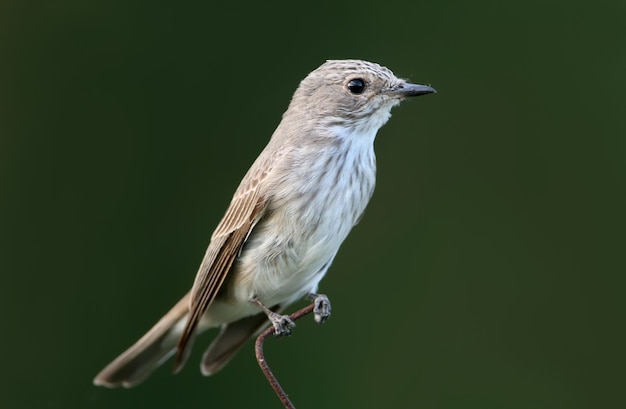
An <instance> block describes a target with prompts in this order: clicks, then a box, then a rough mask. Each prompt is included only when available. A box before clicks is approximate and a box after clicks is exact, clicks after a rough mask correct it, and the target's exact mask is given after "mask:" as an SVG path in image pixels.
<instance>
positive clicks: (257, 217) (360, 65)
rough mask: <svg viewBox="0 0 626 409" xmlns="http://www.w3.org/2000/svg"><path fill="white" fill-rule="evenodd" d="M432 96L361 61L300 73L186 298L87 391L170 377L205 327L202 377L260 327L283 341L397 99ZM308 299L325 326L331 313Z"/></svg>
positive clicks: (337, 238)
mask: <svg viewBox="0 0 626 409" xmlns="http://www.w3.org/2000/svg"><path fill="white" fill-rule="evenodd" d="M433 92H435V91H434V89H432V88H430V87H427V86H423V85H415V84H409V83H407V82H406V81H404V80H401V79H399V78H396V77H395V76H394V75H393V73H392V72H391V71H390V70H389V69H387V68H385V67H382V66H380V65H378V64H374V63H370V62H367V61H360V60H333V61H327V62H326V63H324V64H323V65H322V66H320V67H319V68H318V69H316V70H315V71H313V72H312V73H311V74H309V75H308V76H307V77H306V78H305V79H304V80H303V81H302V82H301V83H300V86H299V87H298V89H297V90H296V92H295V93H294V95H293V98H292V100H291V103H290V104H289V108H288V109H287V111H286V112H285V113H284V115H283V119H282V121H281V123H280V124H279V125H278V128H277V129H276V131H275V132H274V134H273V135H272V138H271V139H270V141H269V143H268V145H267V146H266V148H265V149H264V150H263V152H261V154H260V155H259V157H258V158H257V160H256V161H255V162H254V164H253V165H252V167H251V168H250V170H249V171H248V173H247V174H246V175H245V176H244V178H243V180H242V182H241V184H240V185H239V188H238V189H237V191H236V192H235V194H234V196H233V199H232V201H231V203H230V205H229V207H228V209H227V210H226V214H225V215H224V217H223V219H222V221H221V222H220V223H219V225H218V226H217V228H216V229H215V232H214V233H213V235H212V236H211V242H210V244H209V247H208V249H207V251H206V254H205V256H204V259H203V261H202V263H201V265H200V268H199V270H198V273H197V275H196V279H195V281H194V284H193V287H192V289H191V291H190V292H189V293H188V294H187V295H185V297H183V299H182V300H181V301H179V302H178V303H177V304H176V305H175V306H174V307H173V308H172V309H171V310H170V311H169V312H168V313H167V314H166V315H165V316H164V317H163V318H162V319H161V320H160V321H159V322H158V323H157V324H156V325H155V326H154V327H153V328H152V329H151V330H150V331H149V332H148V333H147V334H146V335H145V336H144V337H142V338H141V339H140V340H139V341H137V342H136V343H135V344H134V345H133V346H132V347H130V348H129V349H128V350H127V351H126V352H124V353H123V354H122V355H120V356H119V357H118V358H117V359H116V360H114V361H113V362H112V363H110V364H109V365H108V366H107V367H106V368H104V369H103V370H102V371H101V372H100V373H99V374H98V375H97V376H96V378H95V379H94V383H95V384H96V385H103V386H108V387H115V386H120V385H121V386H125V387H130V386H133V385H135V384H137V383H139V382H141V381H142V380H144V379H145V378H146V377H147V376H148V375H149V374H150V373H151V372H152V371H153V370H154V369H155V368H156V367H157V366H158V365H160V364H161V363H162V362H163V361H164V360H166V359H167V358H168V357H170V356H171V355H173V354H174V353H176V362H175V371H178V370H180V368H182V366H183V365H184V363H185V361H186V360H187V357H188V355H189V352H190V350H191V346H192V345H193V341H194V338H195V336H196V335H197V334H198V333H199V332H202V331H204V330H206V329H208V328H211V327H216V326H221V328H222V331H221V332H220V334H219V335H218V336H217V338H216V339H215V340H214V341H213V343H212V344H211V346H210V347H209V349H208V350H207V352H205V354H204V356H203V360H202V364H201V369H202V373H203V374H205V375H211V374H213V373H215V372H217V371H218V370H220V369H221V368H222V367H223V366H224V365H225V364H226V363H228V361H229V360H230V359H231V358H232V356H233V355H234V354H235V353H236V352H237V351H238V350H239V349H240V348H241V346H242V345H243V344H244V343H245V341H246V340H247V339H248V338H250V337H251V336H253V335H254V334H256V333H258V332H259V331H260V330H261V329H263V327H265V326H266V325H267V324H268V323H269V322H271V323H272V324H273V325H274V327H275V331H276V332H277V333H278V334H284V333H289V332H290V329H291V327H292V326H293V325H292V324H293V323H291V322H290V321H289V319H288V318H287V317H286V316H282V315H280V314H279V312H280V311H281V310H283V309H284V308H285V307H286V306H288V305H289V304H291V303H292V302H294V301H296V300H298V299H300V298H302V297H304V296H307V295H311V294H315V293H316V292H317V287H318V283H319V281H320V280H321V279H322V277H323V276H324V274H325V273H326V271H327V269H328V267H329V266H330V264H331V263H332V260H333V258H334V257H335V254H336V253H337V251H338V249H339V247H340V245H341V243H342V242H343V240H344V239H345V238H346V236H347V235H348V233H349V232H350V230H351V229H352V227H353V226H354V224H355V223H356V222H357V221H358V220H359V218H360V217H361V215H362V213H363V211H364V210H365V207H366V205H367V203H368V201H369V199H370V197H371V195H372V192H373V190H374V184H375V174H376V161H375V156H374V149H373V143H374V138H375V136H376V132H377V131H378V129H379V128H380V127H381V126H383V125H384V124H385V122H387V120H388V119H389V117H390V111H391V108H392V107H393V106H395V105H397V104H398V103H400V101H401V100H402V99H404V98H406V97H410V96H416V95H423V94H429V93H433ZM318 300H319V301H320V302H319V305H320V308H319V310H318V311H316V317H317V319H319V320H324V319H325V318H326V316H327V315H328V314H329V307H330V306H329V304H328V303H327V299H326V298H325V297H321V298H318ZM268 318H269V321H268Z"/></svg>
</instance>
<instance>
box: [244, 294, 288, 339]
mask: <svg viewBox="0 0 626 409" xmlns="http://www.w3.org/2000/svg"><path fill="white" fill-rule="evenodd" d="M250 302H252V303H253V304H254V305H256V306H257V307H259V308H260V309H261V310H263V312H264V313H265V315H267V318H269V320H270V321H271V322H272V325H273V326H274V336H275V337H281V336H283V335H291V329H292V328H293V327H295V326H296V323H295V322H293V320H292V319H291V318H289V316H288V315H282V314H278V313H276V312H274V311H272V310H270V309H269V308H267V307H266V306H265V305H264V304H263V303H262V302H261V300H259V299H258V298H256V297H254V298H253V299H252V300H250Z"/></svg>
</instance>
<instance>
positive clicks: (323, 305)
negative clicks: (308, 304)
mask: <svg viewBox="0 0 626 409" xmlns="http://www.w3.org/2000/svg"><path fill="white" fill-rule="evenodd" d="M308 298H309V299H310V300H313V304H314V305H315V307H313V317H314V318H315V322H317V323H318V324H323V323H325V322H326V320H327V319H328V317H330V300H329V299H328V297H327V296H326V295H324V294H309V296H308Z"/></svg>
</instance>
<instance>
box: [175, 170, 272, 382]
mask: <svg viewBox="0 0 626 409" xmlns="http://www.w3.org/2000/svg"><path fill="white" fill-rule="evenodd" d="M259 159H260V160H259V161H257V163H255V164H254V165H253V169H258V170H259V171H258V172H256V174H255V173H253V172H252V171H251V172H250V173H248V175H246V177H245V178H244V180H243V181H242V183H241V185H240V186H239V189H238V190H237V192H236V193H235V196H234V197H233V200H232V201H231V202H230V206H229V207H228V210H227V211H226V214H225V215H224V217H223V218H222V221H221V222H220V224H219V225H218V226H217V229H216V230H215V232H214V233H213V236H212V237H211V243H210V244H209V248H208V249H207V251H206V253H205V255H204V259H203V260H202V264H200V269H199V270H198V273H197V274H196V279H195V281H194V284H193V287H192V289H191V302H190V309H189V319H188V321H187V324H186V325H185V329H184V330H183V332H182V334H181V337H180V340H179V341H178V350H177V353H176V363H175V364H174V371H178V370H179V369H180V368H181V367H182V365H183V364H184V362H185V360H186V358H187V355H188V354H189V351H190V349H191V344H192V342H191V341H192V338H193V335H194V331H195V328H196V326H197V325H198V321H199V320H200V318H201V317H202V314H204V312H205V311H206V310H207V308H209V306H210V305H211V303H212V302H213V300H214V299H215V296H216V295H217V293H218V292H219V290H220V287H221V286H222V284H223V283H224V280H225V279H226V276H227V275H228V272H229V271H230V269H231V267H232V265H233V262H234V261H235V258H236V257H237V255H238V254H239V251H240V250H241V247H242V246H243V244H244V242H245V241H246V239H247V238H248V235H249V234H250V231H251V230H252V228H253V227H254V225H255V224H256V223H257V222H258V220H259V219H260V217H261V216H262V214H263V211H264V210H265V198H264V197H263V195H261V194H260V192H259V190H260V189H259V186H260V185H262V181H263V179H264V178H265V176H266V175H267V173H268V171H269V169H268V167H269V166H268V165H269V163H263V162H262V160H261V158H259ZM259 165H265V166H259ZM264 168H265V169H264Z"/></svg>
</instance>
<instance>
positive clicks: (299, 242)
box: [238, 155, 375, 301]
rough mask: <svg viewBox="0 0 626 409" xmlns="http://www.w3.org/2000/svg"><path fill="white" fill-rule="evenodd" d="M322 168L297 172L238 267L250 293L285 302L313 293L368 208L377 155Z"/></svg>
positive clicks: (338, 161) (253, 236)
mask: <svg viewBox="0 0 626 409" xmlns="http://www.w3.org/2000/svg"><path fill="white" fill-rule="evenodd" d="M320 165H323V166H317V167H316V166H311V167H310V168H309V169H308V171H307V172H305V171H304V170H303V169H296V170H294V173H293V174H291V175H290V176H291V177H290V178H289V180H287V181H286V183H285V185H284V186H282V187H280V188H279V190H277V191H276V192H275V195H274V198H273V202H272V204H271V205H270V207H269V208H268V211H267V214H266V216H265V217H264V218H263V220H262V221H261V222H260V223H259V224H258V225H257V226H256V227H255V229H254V231H253V233H252V234H251V236H250V238H249V241H248V243H247V244H246V247H245V249H244V251H243V252H242V255H241V257H240V260H239V263H238V264H239V266H240V272H241V274H240V276H241V278H242V279H243V280H242V281H243V282H245V283H247V284H248V286H247V287H248V288H249V292H254V293H255V295H258V296H263V295H265V296H266V297H271V298H272V301H280V300H281V299H288V298H290V297H294V296H295V297H296V298H299V297H300V296H302V295H303V294H305V293H307V292H309V291H313V290H314V289H315V288H316V287H317V284H318V282H319V281H320V280H321V279H322V277H323V275H324V274H325V272H326V270H327V268H328V266H329V265H330V263H331V262H332V259H333V258H334V256H335V254H336V253H337V251H338V249H339V247H340V245H341V243H342V242H343V241H344V239H345V238H346V236H347V235H348V233H349V232H350V230H351V229H352V227H353V226H354V224H355V223H356V222H357V221H358V218H359V217H360V216H361V214H362V213H363V211H364V210H365V207H366V205H367V203H368V201H369V199H370V197H371V195H372V192H373V189H374V183H375V161H374V158H373V155H372V157H371V158H370V157H367V158H350V157H343V158H341V157H338V158H336V160H335V161H332V160H327V161H326V162H325V163H322V164H320ZM364 165H365V166H364ZM296 171H297V172H299V173H297V172H296Z"/></svg>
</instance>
